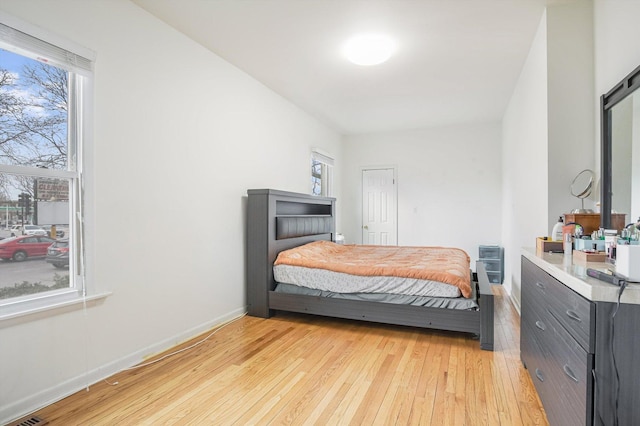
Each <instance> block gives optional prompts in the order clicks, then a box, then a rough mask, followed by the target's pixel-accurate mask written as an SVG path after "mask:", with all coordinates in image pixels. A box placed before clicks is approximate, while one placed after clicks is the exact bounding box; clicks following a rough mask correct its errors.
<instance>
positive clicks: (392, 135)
mask: <svg viewBox="0 0 640 426" xmlns="http://www.w3.org/2000/svg"><path fill="white" fill-rule="evenodd" d="M500 132H501V130H500V124H499V123H480V124H461V125H457V126H450V127H438V128H428V129H420V130H411V131H401V132H389V133H380V134H372V135H358V136H348V137H345V139H344V152H343V160H344V165H345V166H344V168H343V178H344V182H345V187H344V188H343V198H342V200H341V204H342V211H343V212H348V214H347V213H345V215H344V216H343V228H342V232H343V233H344V234H345V238H346V240H347V242H350V243H354V242H355V243H359V242H361V241H362V235H361V225H362V224H361V217H362V214H361V212H362V205H361V201H360V200H361V199H362V197H361V191H362V188H361V184H360V182H361V170H362V167H368V166H380V165H394V166H396V167H397V172H398V182H397V185H398V244H399V245H442V246H453V247H460V248H462V249H464V250H466V251H467V253H469V256H470V257H471V258H472V262H473V261H474V260H475V259H477V257H478V245H480V244H500V243H501V241H500V226H501V222H502V215H501V211H500V200H501V196H502V195H501V166H500V164H501V152H500V141H501V136H500ZM473 269H474V270H475V266H474V267H473Z"/></svg>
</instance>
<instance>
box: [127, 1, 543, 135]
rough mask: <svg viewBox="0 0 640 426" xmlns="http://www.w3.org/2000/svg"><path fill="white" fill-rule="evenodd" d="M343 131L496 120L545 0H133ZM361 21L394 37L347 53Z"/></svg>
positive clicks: (367, 28) (369, 28)
mask: <svg viewBox="0 0 640 426" xmlns="http://www.w3.org/2000/svg"><path fill="white" fill-rule="evenodd" d="M132 1H133V2H134V3H135V4H137V5H139V6H140V7H142V8H143V9H145V10H147V11H148V12H150V13H151V14H153V15H155V16H157V17H158V18H159V19H161V20H163V21H164V22H166V23H167V24H169V25H170V26H172V27H174V28H176V29H177V30H178V31H180V32H182V33H184V34H185V35H187V36H188V37H190V38H191V39H193V40H195V41H196V42H198V43H200V44H201V45H203V46H205V47H206V48H207V49H209V50H211V51H212V52H214V53H216V54H217V55H219V56H220V57H222V58H224V59H225V60H227V61H228V62H230V63H231V64H233V65H235V66H236V67H238V68H240V69H242V70H243V71H245V72H246V73H248V74H249V75H251V76H253V77H254V78H255V79H257V80H259V81H260V82H262V83H263V84H264V85H266V86H267V87H269V88H271V89H272V90H274V91H275V92H277V93H279V94H280V95H281V96H283V97H285V98H287V99H288V100H290V101H291V102H293V103H294V104H296V105H298V106H299V107H300V108H302V109H303V110H305V111H307V112H308V113H310V114H311V115H313V116H315V117H317V118H318V119H320V120H321V121H322V122H324V123H325V124H327V125H329V126H330V127H331V128H333V129H335V130H336V131H338V132H339V133H341V134H362V133H376V132H384V131H395V130H405V129H415V128H423V127H431V126H442V125H450V124H456V123H468V122H480V121H490V120H500V119H501V118H502V115H503V113H504V110H505V107H506V105H507V102H508V101H509V98H510V96H511V93H512V92H513V88H514V86H515V83H516V81H517V78H518V75H519V73H520V70H521V69H522V66H523V64H524V61H525V59H526V57H527V53H528V51H529V48H530V46H531V42H532V40H533V37H534V35H535V31H536V29H537V27H538V24H539V22H540V18H541V16H542V12H543V9H544V6H545V1H544V0H386V1H382V0H181V1H176V0H132ZM361 32H369V33H371V32H376V33H381V32H383V33H386V34H388V35H389V36H391V37H392V38H394V39H395V40H396V43H397V45H398V48H397V51H396V53H395V54H394V56H392V58H391V59H390V60H389V61H387V62H385V63H383V64H381V65H377V66H373V67H362V66H358V65H353V64H351V63H349V62H347V61H346V60H345V59H344V57H343V56H342V53H341V47H342V45H343V43H344V42H345V41H346V40H347V39H348V38H349V37H351V36H353V35H354V34H356V33H361Z"/></svg>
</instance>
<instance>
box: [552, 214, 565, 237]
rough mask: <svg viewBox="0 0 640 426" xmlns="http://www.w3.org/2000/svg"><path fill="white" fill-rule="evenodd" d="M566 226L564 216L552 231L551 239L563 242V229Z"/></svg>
mask: <svg viewBox="0 0 640 426" xmlns="http://www.w3.org/2000/svg"><path fill="white" fill-rule="evenodd" d="M563 226H564V221H563V220H562V216H560V217H559V218H558V222H557V223H556V224H555V225H553V230H552V231H551V239H552V240H553V241H562V227H563Z"/></svg>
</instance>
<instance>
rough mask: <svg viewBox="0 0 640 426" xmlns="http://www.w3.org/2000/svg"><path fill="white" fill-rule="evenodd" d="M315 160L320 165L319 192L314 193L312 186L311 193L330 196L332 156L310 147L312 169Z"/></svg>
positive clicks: (331, 192) (331, 191) (331, 188)
mask: <svg viewBox="0 0 640 426" xmlns="http://www.w3.org/2000/svg"><path fill="white" fill-rule="evenodd" d="M314 161H316V162H318V163H320V164H321V166H320V170H321V171H320V194H314V193H313V188H312V190H311V195H319V196H321V197H331V196H332V195H333V166H334V164H335V160H334V158H333V157H332V156H331V155H330V154H329V153H327V152H325V151H323V150H321V149H320V148H311V167H312V170H313V162H314Z"/></svg>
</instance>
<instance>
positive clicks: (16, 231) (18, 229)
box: [10, 225, 22, 237]
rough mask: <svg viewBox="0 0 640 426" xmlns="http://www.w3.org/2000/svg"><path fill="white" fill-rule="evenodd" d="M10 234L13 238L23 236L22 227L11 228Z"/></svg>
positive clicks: (14, 226)
mask: <svg viewBox="0 0 640 426" xmlns="http://www.w3.org/2000/svg"><path fill="white" fill-rule="evenodd" d="M10 232H11V236H12V237H17V236H18V235H22V225H13V226H11V230H10Z"/></svg>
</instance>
